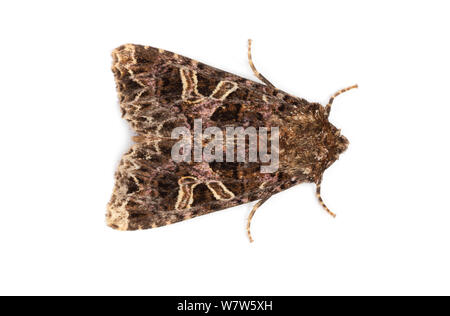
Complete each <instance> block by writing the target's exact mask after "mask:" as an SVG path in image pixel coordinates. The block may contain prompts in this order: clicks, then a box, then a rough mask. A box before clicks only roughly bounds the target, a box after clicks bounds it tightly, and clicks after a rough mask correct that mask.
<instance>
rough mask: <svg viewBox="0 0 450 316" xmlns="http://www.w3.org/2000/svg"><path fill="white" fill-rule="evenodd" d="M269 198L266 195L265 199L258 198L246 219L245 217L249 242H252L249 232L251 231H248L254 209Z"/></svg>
mask: <svg viewBox="0 0 450 316" xmlns="http://www.w3.org/2000/svg"><path fill="white" fill-rule="evenodd" d="M269 198H270V196H269V197H267V198H265V199H262V200H259V201H258V203H256V204H255V206H253V209H252V211H251V212H250V215H249V216H248V219H247V235H248V239H249V240H250V242H253V238H252V234H251V232H250V224H251V222H252V218H253V215H255V212H256V210H257V209H258V208H259V207H260V206H261V205H263V204H264V202H266V201H267V200H268V199H269Z"/></svg>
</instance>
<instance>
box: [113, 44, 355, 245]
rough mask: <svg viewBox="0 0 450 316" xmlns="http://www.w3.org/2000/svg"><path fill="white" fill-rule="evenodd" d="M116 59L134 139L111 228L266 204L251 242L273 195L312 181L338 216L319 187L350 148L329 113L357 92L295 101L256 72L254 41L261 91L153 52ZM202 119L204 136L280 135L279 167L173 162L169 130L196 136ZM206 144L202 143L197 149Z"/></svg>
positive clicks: (131, 50)
mask: <svg viewBox="0 0 450 316" xmlns="http://www.w3.org/2000/svg"><path fill="white" fill-rule="evenodd" d="M112 57H113V66H112V71H113V73H114V76H115V80H116V85H117V91H118V95H119V100H120V108H121V111H122V116H123V117H124V118H125V119H126V120H127V121H128V122H129V123H130V124H131V127H132V128H133V129H134V130H135V132H136V133H137V136H135V137H134V140H135V144H134V145H133V146H132V147H131V149H130V150H129V151H128V152H127V153H126V154H125V155H124V156H123V157H122V160H121V162H120V164H119V167H118V170H117V172H116V176H115V178H116V183H115V187H114V192H113V195H112V197H111V200H110V202H109V204H108V211H107V223H108V225H109V226H111V227H112V228H115V229H118V230H138V229H147V228H155V227H159V226H164V225H168V224H171V223H175V222H179V221H183V220H186V219H189V218H193V217H195V216H199V215H203V214H207V213H210V212H214V211H218V210H221V209H225V208H229V207H232V206H236V205H240V204H244V203H248V202H251V201H256V200H259V202H258V203H256V204H255V206H254V208H253V210H252V211H251V213H250V215H249V218H248V223H247V231H248V236H249V238H250V241H252V238H251V235H250V222H251V218H252V217H253V215H254V213H255V211H256V209H257V208H258V207H259V206H261V205H262V204H263V203H264V202H265V201H266V200H267V199H268V198H269V197H270V196H272V195H273V194H275V193H278V192H280V191H282V190H285V189H287V188H290V187H292V186H294V185H297V184H300V183H305V182H310V183H315V184H316V186H317V191H316V193H317V198H318V199H319V202H320V203H321V204H322V206H323V207H324V209H325V210H326V211H327V212H328V213H330V214H331V215H332V216H335V215H334V214H333V213H332V212H331V211H330V210H329V209H328V208H327V206H326V205H325V204H324V202H323V201H322V198H321V195H320V184H321V181H322V176H323V173H324V171H325V170H326V169H327V168H328V167H329V166H330V165H331V164H332V163H333V162H334V161H336V160H337V159H338V157H339V155H340V154H341V153H342V152H344V151H345V150H346V148H347V146H348V141H347V139H346V138H345V137H344V136H342V135H341V134H340V131H339V130H338V129H337V128H336V127H334V126H333V125H332V124H331V123H330V122H329V121H328V116H329V113H330V109H331V105H332V103H333V100H334V98H335V97H336V96H338V95H339V94H341V93H342V92H345V91H347V90H350V89H352V88H356V87H357V86H356V85H355V86H351V87H349V88H346V89H342V90H340V91H338V92H337V93H335V94H334V95H333V96H332V97H331V99H330V101H329V102H328V104H327V105H326V106H322V105H320V104H318V103H310V102H308V101H306V100H304V99H301V98H297V97H295V96H292V95H289V94H288V93H286V92H283V91H281V90H279V89H277V88H275V87H274V86H273V85H272V84H271V83H270V82H269V81H268V80H267V79H266V78H265V77H263V76H262V75H261V74H260V73H259V72H258V71H257V70H256V68H255V66H254V65H253V62H252V58H251V41H250V40H249V47H248V59H249V63H250V66H251V68H252V70H253V72H254V74H255V75H256V77H257V78H258V79H260V80H261V81H262V82H264V84H260V83H257V82H254V81H250V80H247V79H244V78H242V77H239V76H236V75H233V74H231V73H228V72H225V71H222V70H219V69H216V68H213V67H211V66H207V65H205V64H203V63H201V62H198V61H196V60H193V59H190V58H187V57H183V56H181V55H178V54H175V53H171V52H168V51H165V50H162V49H157V48H153V47H149V46H140V45H132V44H128V45H123V46H120V47H118V48H117V49H115V50H114V51H113V53H112ZM198 119H201V120H202V131H203V130H205V129H206V128H208V127H217V128H219V129H221V130H225V129H226V128H229V127H238V126H240V127H256V128H266V129H268V130H270V131H271V130H272V129H271V128H273V127H277V128H279V145H278V148H276V149H270V150H272V151H274V150H277V152H276V154H277V155H279V166H278V169H277V170H276V171H274V172H271V173H262V172H261V167H262V166H263V165H264V164H265V163H264V162H262V161H256V162H254V161H253V162H249V161H243V162H242V161H241V162H234V161H232V162H229V161H220V160H218V161H209V162H208V161H197V162H196V161H174V160H173V159H172V156H171V153H172V150H173V146H174V145H175V144H176V143H177V142H178V141H179V139H174V138H173V135H172V131H173V130H174V128H177V127H185V128H186V129H188V130H193V129H194V125H195V121H196V120H198ZM260 137H261V135H260ZM207 144H208V139H204V140H202V141H201V143H200V146H201V147H205V146H207ZM227 144H228V146H230V143H228V140H227ZM231 144H232V145H231V146H234V144H235V140H233V142H232V143H231ZM246 144H247V143H246ZM259 144H261V143H259ZM224 147H226V146H224ZM269 147H270V146H269ZM268 152H269V151H268ZM185 153H186V152H185ZM247 153H248V152H247Z"/></svg>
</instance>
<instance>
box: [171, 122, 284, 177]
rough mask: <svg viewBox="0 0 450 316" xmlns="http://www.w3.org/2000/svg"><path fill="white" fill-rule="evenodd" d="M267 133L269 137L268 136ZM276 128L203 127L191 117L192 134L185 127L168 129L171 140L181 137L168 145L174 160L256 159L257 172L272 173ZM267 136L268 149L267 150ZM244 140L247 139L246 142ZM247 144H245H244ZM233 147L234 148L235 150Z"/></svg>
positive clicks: (276, 155)
mask: <svg viewBox="0 0 450 316" xmlns="http://www.w3.org/2000/svg"><path fill="white" fill-rule="evenodd" d="M269 134H270V137H269ZM279 136H280V132H279V128H278V127H271V128H270V133H269V130H268V128H267V127H259V128H258V129H256V128H255V127H252V126H250V127H246V128H244V127H226V128H225V135H224V131H223V129H221V128H219V127H208V128H206V129H205V130H203V124H202V120H201V119H195V120H194V131H193V135H192V134H191V130H190V129H189V128H187V127H176V128H174V129H173V130H172V134H171V138H172V139H180V137H181V139H180V140H179V141H178V142H176V143H175V144H174V145H173V147H172V160H174V161H175V162H182V161H184V162H192V161H194V162H214V161H216V162H224V161H225V162H259V163H261V164H262V165H261V173H273V172H275V171H277V170H278V167H279V138H280V137H279ZM269 138H270V151H269V146H268V145H269V144H268V143H269ZM247 139H248V142H247ZM247 144H248V146H247ZM235 148H236V151H235Z"/></svg>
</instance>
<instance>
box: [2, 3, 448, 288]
mask: <svg viewBox="0 0 450 316" xmlns="http://www.w3.org/2000/svg"><path fill="white" fill-rule="evenodd" d="M448 13H449V5H448V2H446V1H373V2H367V1H314V2H312V1H311V2H308V3H303V2H300V1H295V2H294V1H290V2H289V1H232V0H227V1H179V2H173V1H153V2H151V1H142V2H138V1H123V2H116V1H104V2H103V1H98V2H94V1H76V2H75V1H74V2H72V3H71V4H69V3H68V2H61V1H54V2H49V1H26V2H25V1H23V2H22V1H14V2H2V3H1V5H0V28H1V30H2V31H1V34H2V35H1V42H0V46H1V49H0V56H1V58H0V87H1V110H2V111H1V115H0V132H1V134H0V135H1V136H0V137H1V156H0V165H1V174H0V192H1V199H0V294H3V295H5V294H44V295H50V294H63V295H69V294H75V295H77V294H87V295H91V294H92V295H97V294H98V295H99V294H106V295H109V294H121V295H122V294H123V295H131V294H137V295H144V294H146V295H147V294H148V295H156V294H160V295H175V294H176V295H187V294H191V295H201V294H203V295H206V294H210V295H221V294H223V295H225V294H229V295H231V294H232V295H247V294H248V295H271V294H286V295H293V294H297V295H315V294H324V295H337V294H343V295H354V294H361V295H369V294H375V295H380V294H387V295H391V294H392V295H399V294H450V269H449V266H450V254H449V243H450V207H449V204H448V188H449V185H448V179H449V176H450V173H449V167H448V161H449V158H448V154H449V151H448V144H449V142H448V136H449V127H448V118H449V114H450V104H449V103H450V101H449V100H450V96H449V76H450V61H449V56H450V42H449V40H448V39H449V37H448V34H449V33H448V31H449V29H450V20H449V19H448ZM248 38H252V39H253V40H254V43H253V44H254V45H253V55H254V61H255V64H256V66H257V68H258V69H259V70H260V71H261V73H263V74H264V75H265V76H266V77H267V78H268V79H269V80H270V81H271V82H272V83H274V84H275V85H276V86H277V87H278V88H280V89H282V90H285V91H287V92H289V93H292V94H294V95H297V96H300V97H304V98H306V99H308V100H310V101H316V102H321V103H322V104H325V103H326V102H327V100H328V98H329V97H330V95H331V94H332V93H333V92H335V91H336V90H338V89H341V88H343V87H346V86H349V85H352V84H354V83H358V84H359V86H360V89H357V90H352V91H351V92H348V93H346V94H344V95H342V96H340V97H339V98H337V99H336V101H335V103H334V106H333V110H332V112H331V117H330V120H331V121H332V123H333V124H335V125H336V126H337V127H338V128H341V129H342V133H343V134H344V135H345V136H347V138H348V139H349V140H350V147H349V149H348V151H347V152H346V153H344V154H343V155H342V156H341V159H340V160H339V161H338V162H336V163H335V164H334V165H333V166H332V167H331V168H330V169H329V170H328V171H327V172H326V173H325V177H324V182H323V188H322V193H323V197H324V200H325V201H326V203H327V204H328V205H329V206H330V208H331V209H332V210H333V211H334V212H336V213H337V214H338V217H337V218H336V219H333V218H331V217H330V216H328V215H327V214H326V213H325V212H324V211H323V210H322V208H321V207H320V205H319V204H318V202H317V200H316V199H315V196H314V186H313V185H310V184H305V185H300V186H297V187H294V188H291V189H289V190H287V191H285V192H282V193H280V194H277V195H276V196H274V197H272V198H271V199H270V200H269V201H268V202H267V203H266V204H265V205H264V206H263V207H261V209H260V210H259V211H258V212H257V214H256V216H255V218H254V221H253V225H252V228H253V236H254V238H255V242H254V243H253V244H250V243H249V242H248V240H247V236H246V233H245V224H246V218H247V215H248V213H249V211H250V209H251V207H252V205H251V204H248V205H244V206H240V207H235V208H232V209H228V210H225V211H220V212H217V213H213V214H210V215H206V216H202V217H199V218H196V219H193V220H189V221H185V222H181V223H178V224H174V225H170V226H167V227H162V228H158V229H154V230H148V231H140V232H117V231H114V230H111V229H110V228H107V227H106V225H105V220H104V215H105V212H106V210H105V208H106V204H107V202H108V200H109V198H110V194H111V192H112V189H113V184H114V183H113V182H114V178H113V175H114V171H115V168H116V167H117V164H118V161H119V159H120V157H121V155H122V154H123V153H124V152H125V151H126V150H127V148H128V147H129V146H130V144H131V135H132V131H131V130H130V129H129V128H128V126H127V124H126V123H125V122H124V121H123V120H122V119H121V117H120V112H119V106H118V101H117V96H116V91H115V84H114V80H113V75H112V72H111V70H110V67H111V57H110V53H111V51H112V50H113V49H114V48H115V47H117V46H119V45H121V44H124V43H136V44H144V45H150V46H154V47H159V48H164V49H166V50H170V51H174V52H177V53H179V54H182V55H185V56H188V57H192V58H195V59H197V60H200V61H203V62H205V63H207V64H209V65H213V66H215V67H218V68H222V69H224V70H227V71H230V72H233V73H236V74H238V75H241V76H243V77H245V78H250V79H254V80H256V79H255V78H254V76H253V74H252V72H251V69H250V67H249V66H248V63H247V39H248Z"/></svg>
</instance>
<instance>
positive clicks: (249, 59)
mask: <svg viewBox="0 0 450 316" xmlns="http://www.w3.org/2000/svg"><path fill="white" fill-rule="evenodd" d="M248 62H249V64H250V67H251V68H252V70H253V73H254V74H255V76H256V77H257V78H258V79H259V80H261V81H262V82H264V83H265V84H266V85H268V86H269V87H272V88H275V86H274V85H273V84H271V83H270V81H269V80H267V79H266V78H265V77H264V76H263V75H261V74H260V73H259V72H258V70H256V67H255V65H254V64H253V60H252V40H251V39H249V40H248Z"/></svg>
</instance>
